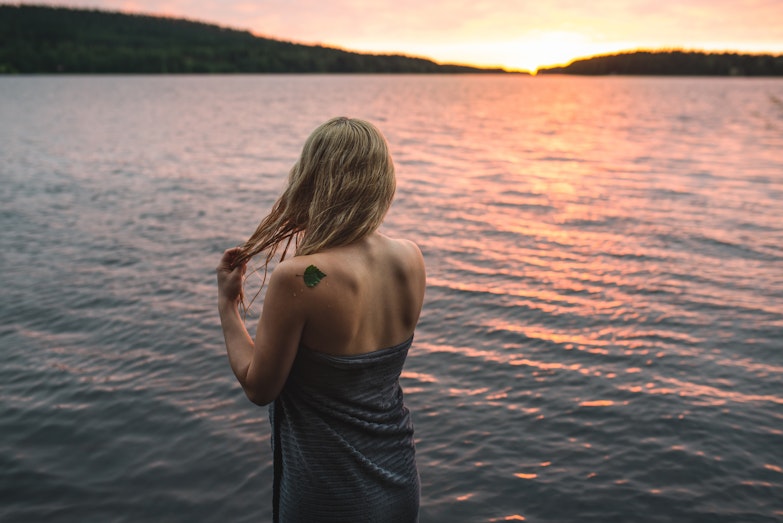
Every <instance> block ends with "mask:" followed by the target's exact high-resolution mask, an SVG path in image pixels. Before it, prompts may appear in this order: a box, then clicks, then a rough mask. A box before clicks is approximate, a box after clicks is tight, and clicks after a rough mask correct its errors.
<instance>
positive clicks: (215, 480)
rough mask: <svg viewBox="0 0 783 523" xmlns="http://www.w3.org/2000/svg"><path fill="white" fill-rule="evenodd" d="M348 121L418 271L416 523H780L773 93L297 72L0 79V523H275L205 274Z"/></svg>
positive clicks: (255, 423)
mask: <svg viewBox="0 0 783 523" xmlns="http://www.w3.org/2000/svg"><path fill="white" fill-rule="evenodd" d="M342 114H344V115H348V116H357V117H361V118H366V119H368V120H371V121H373V122H375V123H376V124H377V125H378V126H379V127H380V128H381V129H382V130H383V132H384V133H385V134H386V136H387V138H388V139H389V142H390V145H391V148H392V153H393V155H394V157H395V161H396V165H397V173H398V194H397V199H396V201H395V204H394V206H393V207H392V210H391V211H390V214H389V216H388V218H387V221H386V224H385V225H384V228H383V231H384V232H385V233H387V234H389V235H392V236H401V237H407V238H410V239H413V240H414V241H416V242H417V243H419V245H420V246H421V248H422V251H423V252H424V255H425V259H426V262H427V268H428V283H429V285H428V290H427V297H426V303H425V310H424V312H423V315H422V318H421V322H420V325H419V328H418V330H417V334H416V340H415V342H414V346H413V348H412V349H411V353H410V357H409V360H408V362H407V364H406V370H405V373H404V374H403V379H402V384H403V387H404V390H405V393H406V401H407V403H408V405H409V407H410V408H411V410H412V411H413V415H414V422H415V425H416V431H417V432H416V434H417V449H418V460H419V468H420V473H421V478H422V489H423V492H422V507H421V520H422V522H425V523H426V522H428V521H432V522H439V521H514V520H517V521H521V520H525V521H532V522H563V521H576V520H580V521H596V522H597V521H601V522H612V521H616V522H627V521H635V522H647V521H649V522H654V521H661V522H670V521H709V522H724V521H725V522H736V521H743V522H773V521H780V520H781V519H783V501H781V500H783V452H781V450H780V449H781V448H783V394H781V390H783V341H781V340H783V219H782V218H783V216H782V214H783V213H781V201H783V157H782V156H781V154H780V151H781V150H783V81H781V80H779V79H689V78H666V79H660V78H628V77H624V78H571V77H542V78H527V77H521V76H380V75H379V76H307V75H303V76H285V75H282V76H209V77H203V76H194V77H187V76H177V77H171V76H155V77H144V76H136V77H123V76H103V77H90V76H79V77H46V76H43V77H0V144H2V145H0V182H1V183H0V220H1V221H0V225H2V227H0V260H2V271H0V288H2V289H3V290H2V294H0V347H1V350H2V358H3V365H2V367H0V433H2V434H3V438H1V439H0V520H3V521H64V522H65V521H67V522H71V521H73V522H81V521H112V522H124V521H144V520H152V521H216V520H219V521H237V522H240V521H266V520H268V519H269V518H270V515H271V510H270V508H271V482H272V478H271V463H272V456H271V452H270V449H269V443H268V441H269V426H268V422H267V418H266V410H265V409H261V408H257V407H255V406H253V405H252V404H250V403H249V402H248V401H247V400H246V399H245V398H244V396H243V394H242V392H241V390H240V388H239V387H238V385H237V384H236V383H235V380H234V378H233V375H232V374H231V372H230V369H229V367H228V364H227V361H226V358H225V354H224V351H225V349H224V347H223V344H222V343H223V342H222V334H221V331H220V327H219V322H218V318H217V314H216V311H215V294H216V291H215V284H214V266H215V264H216V263H217V260H218V259H219V256H220V253H221V252H222V251H223V249H225V248H227V247H230V246H233V245H235V244H237V243H239V242H241V241H242V240H243V239H244V238H245V237H247V236H248V235H249V234H250V233H251V232H252V231H253V229H254V228H255V226H256V225H257V222H258V220H259V219H260V218H261V217H262V216H263V215H264V213H266V212H267V211H268V210H269V207H270V205H271V203H272V201H273V200H274V198H275V197H276V196H277V194H278V192H279V191H280V189H281V188H282V186H283V184H284V180H285V176H286V173H287V171H288V169H289V167H290V166H291V164H292V163H293V162H294V161H295V159H296V156H297V154H298V152H299V149H300V147H301V145H302V143H303V141H304V139H305V137H306V136H307V135H308V134H309V132H310V131H311V130H312V129H313V128H314V127H315V126H316V125H318V124H319V123H321V122H322V121H324V120H326V119H328V118H330V117H332V116H335V115H342ZM250 323H251V324H252V323H253V321H252V320H251V322H250Z"/></svg>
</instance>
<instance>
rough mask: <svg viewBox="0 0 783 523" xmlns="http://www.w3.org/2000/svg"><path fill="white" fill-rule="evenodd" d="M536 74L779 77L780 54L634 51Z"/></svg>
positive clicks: (782, 61)
mask: <svg viewBox="0 0 783 523" xmlns="http://www.w3.org/2000/svg"><path fill="white" fill-rule="evenodd" d="M537 74H580V75H609V74H625V75H672V76H783V55H778V56H775V55H770V54H737V53H705V52H698V51H637V52H629V53H621V54H613V55H603V56H595V57H592V58H585V59H582V60H576V61H574V62H571V63H570V64H568V65H566V66H564V67H549V68H545V69H539V70H538V73H537Z"/></svg>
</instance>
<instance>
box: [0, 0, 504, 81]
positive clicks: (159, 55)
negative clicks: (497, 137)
mask: <svg viewBox="0 0 783 523" xmlns="http://www.w3.org/2000/svg"><path fill="white" fill-rule="evenodd" d="M505 72H506V71H505V70H503V69H484V68H477V67H470V66H464V65H452V64H446V65H441V64H438V63H435V62H433V61H432V60H428V59H424V58H416V57H409V56H403V55H392V54H381V55H376V54H363V53H355V52H350V51H345V50H341V49H335V48H330V47H323V46H310V45H301V44H295V43H291V42H285V41H281V40H274V39H270V38H261V37H257V36H255V35H253V34H251V33H250V32H247V31H239V30H235V29H229V28H225V27H220V26H217V25H212V24H206V23H202V22H194V21H190V20H184V19H175V18H163V17H156V16H148V15H135V14H134V15H131V14H123V13H116V12H109V11H100V10H91V9H71V8H59V7H49V6H31V5H19V6H16V5H0V73H145V74H150V73H505Z"/></svg>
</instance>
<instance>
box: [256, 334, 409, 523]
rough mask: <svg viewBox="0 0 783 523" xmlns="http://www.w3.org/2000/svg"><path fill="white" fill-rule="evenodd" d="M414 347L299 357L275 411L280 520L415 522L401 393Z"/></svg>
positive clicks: (310, 353) (300, 354)
mask: <svg viewBox="0 0 783 523" xmlns="http://www.w3.org/2000/svg"><path fill="white" fill-rule="evenodd" d="M412 340H413V338H412V337H411V338H410V339H408V340H407V341H405V342H403V343H401V344H399V345H396V346H394V347H389V348H387V349H383V350H379V351H375V352H370V353H367V354H360V355H356V356H332V355H328V354H324V353H321V352H317V351H313V350H310V349H307V348H306V347H300V348H299V351H298V353H297V356H296V359H295V361H294V364H293V366H292V368H291V373H290V374H289V377H288V380H287V381H286V384H285V386H284V387H283V391H282V392H281V394H280V396H279V397H278V398H277V400H275V402H274V403H273V404H272V405H271V406H270V410H269V414H270V421H271V422H272V425H273V427H274V429H275V430H274V431H273V438H272V447H273V450H274V454H275V483H276V485H275V496H274V498H275V499H274V501H275V505H276V506H275V516H276V518H279V521H281V522H283V523H293V522H300V521H301V522H308V523H320V522H329V521H334V522H340V523H351V522H386V521H388V522H394V523H406V522H414V521H417V519H418V510H419V475H418V471H417V469H416V459H415V449H414V443H413V424H412V422H411V418H410V413H409V412H408V409H407V408H406V407H405V405H404V404H403V397H402V389H401V388H400V384H399V377H400V373H401V372H402V366H403V364H404V363H405V357H406V356H407V354H408V349H409V347H410V346H411V342H412Z"/></svg>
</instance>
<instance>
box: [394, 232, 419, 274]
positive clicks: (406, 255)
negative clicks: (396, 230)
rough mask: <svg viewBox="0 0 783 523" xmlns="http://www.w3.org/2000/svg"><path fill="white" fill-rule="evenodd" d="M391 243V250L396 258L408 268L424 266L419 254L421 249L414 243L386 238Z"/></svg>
mask: <svg viewBox="0 0 783 523" xmlns="http://www.w3.org/2000/svg"><path fill="white" fill-rule="evenodd" d="M387 240H388V241H389V242H390V243H391V245H392V249H393V251H394V253H395V255H396V256H397V257H399V259H400V260H401V261H402V262H403V263H404V264H405V265H409V266H421V267H423V266H424V257H423V256H422V254H421V249H419V246H418V245H416V244H415V243H414V242H412V241H410V240H404V239H396V238H388V237H387Z"/></svg>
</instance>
